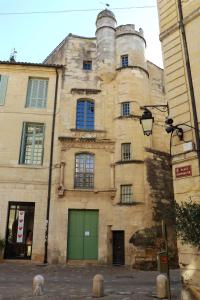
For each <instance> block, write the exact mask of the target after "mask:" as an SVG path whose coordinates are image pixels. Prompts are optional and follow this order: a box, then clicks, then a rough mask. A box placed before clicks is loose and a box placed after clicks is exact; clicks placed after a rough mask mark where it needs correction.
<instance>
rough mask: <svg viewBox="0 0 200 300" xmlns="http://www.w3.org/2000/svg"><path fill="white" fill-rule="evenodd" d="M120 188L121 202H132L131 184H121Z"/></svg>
mask: <svg viewBox="0 0 200 300" xmlns="http://www.w3.org/2000/svg"><path fill="white" fill-rule="evenodd" d="M120 190H121V195H120V198H121V199H120V200H121V203H124V204H130V203H133V193H132V184H126V185H121V186H120Z"/></svg>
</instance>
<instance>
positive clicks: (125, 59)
mask: <svg viewBox="0 0 200 300" xmlns="http://www.w3.org/2000/svg"><path fill="white" fill-rule="evenodd" d="M121 65H122V68H126V67H128V55H122V56H121Z"/></svg>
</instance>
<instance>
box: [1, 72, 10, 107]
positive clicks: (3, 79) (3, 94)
mask: <svg viewBox="0 0 200 300" xmlns="http://www.w3.org/2000/svg"><path fill="white" fill-rule="evenodd" d="M7 84H8V76H5V75H0V105H4V104H5V98H6V91H7Z"/></svg>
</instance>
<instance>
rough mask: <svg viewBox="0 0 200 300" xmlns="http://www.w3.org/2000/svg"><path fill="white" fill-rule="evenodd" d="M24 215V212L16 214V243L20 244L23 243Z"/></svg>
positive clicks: (20, 211)
mask: <svg viewBox="0 0 200 300" xmlns="http://www.w3.org/2000/svg"><path fill="white" fill-rule="evenodd" d="M24 215H25V211H23V210H19V214H18V226H17V243H22V242H23V234H24Z"/></svg>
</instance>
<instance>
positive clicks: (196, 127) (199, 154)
mask: <svg viewBox="0 0 200 300" xmlns="http://www.w3.org/2000/svg"><path fill="white" fill-rule="evenodd" d="M178 11H179V26H180V31H181V34H182V40H183V48H184V54H185V63H186V70H187V76H188V83H189V90H190V96H191V104H192V111H193V118H194V131H195V139H196V147H197V157H198V163H199V173H200V135H199V122H198V115H197V109H196V101H195V95H194V86H193V81H192V72H191V66H190V58H189V52H188V45H187V39H186V34H185V26H184V22H183V9H182V2H181V0H178Z"/></svg>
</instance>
